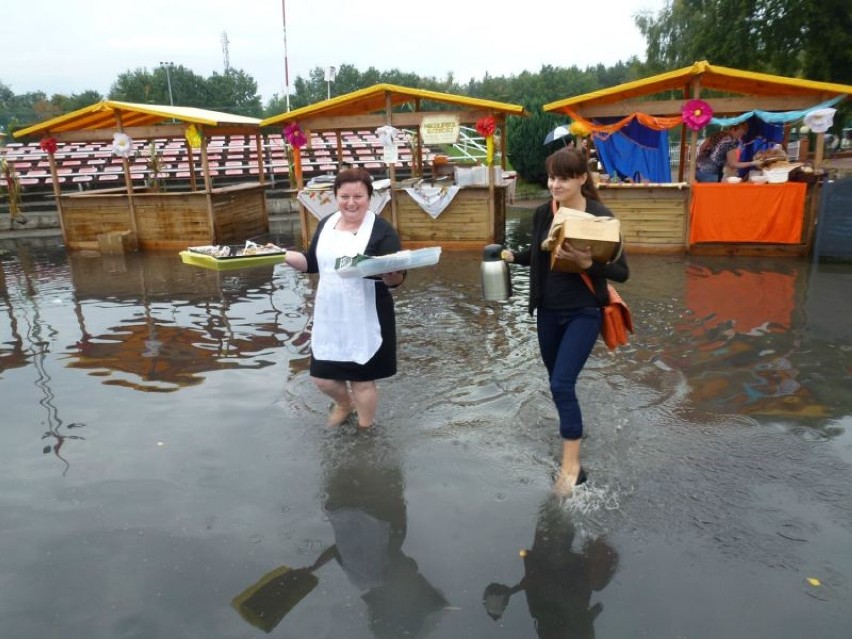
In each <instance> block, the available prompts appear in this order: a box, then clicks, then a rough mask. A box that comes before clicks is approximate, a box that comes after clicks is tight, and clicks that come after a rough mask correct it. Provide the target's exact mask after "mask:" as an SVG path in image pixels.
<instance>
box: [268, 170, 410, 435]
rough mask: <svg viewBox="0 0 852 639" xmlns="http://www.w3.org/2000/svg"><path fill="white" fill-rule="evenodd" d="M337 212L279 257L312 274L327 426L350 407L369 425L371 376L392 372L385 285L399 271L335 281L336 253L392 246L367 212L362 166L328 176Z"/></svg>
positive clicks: (386, 229) (315, 357) (368, 190)
mask: <svg viewBox="0 0 852 639" xmlns="http://www.w3.org/2000/svg"><path fill="white" fill-rule="evenodd" d="M334 195H335V197H336V198H337V205H338V211H337V212H336V213H333V214H331V215H329V216H328V217H326V218H325V219H323V220H321V221H320V223H319V226H318V227H317V231H316V233H315V234H314V237H313V239H312V240H311V245H310V247H309V248H308V251H307V253H304V254H303V253H299V252H297V251H287V255H286V256H285V258H284V261H285V262H286V263H287V264H288V265H289V266H291V267H293V268H295V269H296V270H298V271H302V272H303V273H319V286H318V287H317V295H316V300H315V302H314V317H313V329H312V333H311V379H312V380H313V381H314V383H315V384H316V385H317V388H319V389H320V390H321V391H322V392H323V393H325V394H326V395H328V396H329V397H331V398H332V399H333V400H334V407H333V408H332V410H331V413H330V415H329V417H328V424H329V426H339V425H340V424H342V423H343V422H345V421H346V420H347V419H348V417H349V415H350V414H351V413H352V412H353V410H354V411H356V412H357V413H358V427H359V428H369V427H370V426H372V425H373V422H374V420H375V417H376V407H377V405H378V391H377V389H376V382H375V380H377V379H382V378H385V377H390V376H392V375H395V374H396V318H395V314H394V307H393V297H392V296H391V294H390V291H389V289H390V288H396V287H397V286H399V285H400V284H402V282H403V280H404V279H405V273H403V272H394V273H385V274H383V275H381V276H380V277H379V278H377V279H371V278H342V277H340V276H339V275H338V274H337V272H336V271H335V269H334V263H335V260H336V259H337V258H339V257H343V256H349V257H354V256H355V255H358V254H359V253H360V254H363V255H373V256H376V255H387V254H388V253H394V252H396V251H399V250H400V248H401V246H400V242H399V236H398V235H397V233H396V231H395V230H394V228H393V227H392V226H391V224H390V223H389V222H388V221H387V220H384V219H382V218H380V217H379V216H378V215H376V214H375V213H373V212H372V211H371V210H370V197H371V196H372V195H373V181H372V179H371V178H370V174H369V173H368V172H367V171H365V170H364V169H347V170H345V171H341V172H340V174H339V175H338V176H337V178H336V179H335V181H334Z"/></svg>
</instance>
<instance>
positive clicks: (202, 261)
mask: <svg viewBox="0 0 852 639" xmlns="http://www.w3.org/2000/svg"><path fill="white" fill-rule="evenodd" d="M286 255H287V254H286V253H265V254H263V255H239V256H237V255H235V256H228V257H213V256H212V255H205V254H204V253H195V252H193V251H190V250H186V251H181V252H180V259H181V262H183V263H184V264H191V265H192V266H199V267H201V268H207V269H211V270H213V271H234V270H237V269H241V268H254V267H256V266H268V265H270V264H273V265H274V264H281V263H282V262H283V261H284V257H285V256H286Z"/></svg>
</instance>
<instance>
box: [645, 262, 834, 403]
mask: <svg viewBox="0 0 852 639" xmlns="http://www.w3.org/2000/svg"><path fill="white" fill-rule="evenodd" d="M806 270H807V266H806V265H803V264H801V263H798V262H795V261H793V262H791V263H789V264H785V265H784V267H783V268H781V269H777V270H773V271H766V270H762V269H761V270H758V269H750V268H739V267H737V266H734V265H730V264H728V265H726V268H719V267H718V266H715V265H714V266H708V265H703V264H698V263H692V264H687V266H686V269H685V276H686V279H685V290H684V305H685V307H686V311H685V314H684V317H683V321H681V322H678V323H677V324H676V325H675V326H674V328H675V339H674V340H672V341H671V342H670V343H669V344H668V345H667V347H666V348H664V350H663V352H662V355H661V361H662V362H664V363H665V364H667V365H669V366H671V367H674V368H676V369H678V370H680V371H682V372H683V373H685V374H686V377H687V380H688V382H689V385H690V389H691V392H690V400H691V401H692V402H693V404H694V405H695V406H696V407H700V408H703V409H705V410H713V411H719V410H725V411H727V412H736V413H740V414H746V415H772V416H786V417H809V418H813V417H817V418H821V417H828V416H829V415H830V414H831V409H830V407H829V406H828V405H827V404H826V403H825V402H824V401H822V400H821V399H820V397H819V396H818V395H817V393H816V392H814V389H813V388H812V386H811V385H809V384H807V383H803V380H804V372H803V370H802V368H801V367H802V365H805V366H807V365H808V361H807V360H808V359H809V357H808V355H809V353H808V351H809V348H807V347H806V346H804V344H803V339H802V331H801V327H802V326H803V325H804V324H805V323H806V321H807V317H806V316H805V315H804V313H803V305H802V303H801V299H797V296H799V295H801V291H804V290H805V288H806V282H805V275H806Z"/></svg>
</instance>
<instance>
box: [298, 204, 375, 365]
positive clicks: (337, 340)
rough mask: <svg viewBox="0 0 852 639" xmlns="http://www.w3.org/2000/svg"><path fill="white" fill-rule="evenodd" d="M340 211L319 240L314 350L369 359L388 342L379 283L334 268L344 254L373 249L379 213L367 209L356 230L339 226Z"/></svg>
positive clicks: (320, 355)
mask: <svg viewBox="0 0 852 639" xmlns="http://www.w3.org/2000/svg"><path fill="white" fill-rule="evenodd" d="M340 217H341V215H340V211H338V212H337V213H333V214H332V215H331V216H330V217H329V219H328V222H326V224H325V226H324V227H323V230H322V233H320V236H319V240H318V241H317V264H318V266H319V273H320V278H319V286H318V288H317V296H316V301H315V303H314V326H313V331H312V334H311V351H312V352H313V355H314V357H315V358H316V359H322V360H332V361H336V362H355V363H357V364H365V363H367V362H368V361H369V360H370V358H371V357H372V356H373V355H375V354H376V351H378V350H379V346H381V345H382V330H381V327H380V326H379V316H378V313H376V284H375V282H374V281H373V280H368V279H362V278H360V277H354V278H343V277H340V276H339V275H338V274H337V272H336V271H335V270H334V261H335V260H336V259H337V258H338V257H343V256H349V257H354V256H355V255H357V254H358V253H363V252H364V251H365V250H366V249H367V242H368V241H369V239H370V234H371V233H372V232H373V224H374V222H375V220H376V214H375V213H373V212H372V211H367V213H366V214H365V215H364V219H363V221H362V222H361V227H360V228H359V229H358V232H357V233H354V234H353V233H352V232H350V231H338V230H336V229H335V228H334V226H335V224H337V222H338V220H340Z"/></svg>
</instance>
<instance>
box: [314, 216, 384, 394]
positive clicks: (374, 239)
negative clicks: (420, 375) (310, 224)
mask: <svg viewBox="0 0 852 639" xmlns="http://www.w3.org/2000/svg"><path fill="white" fill-rule="evenodd" d="M329 217H331V216H329ZM329 217H326V218H325V219H323V220H322V221H320V223H319V226H318V227H317V230H316V233H314V237H313V239H312V240H311V245H310V247H309V248H308V252H307V253H306V254H305V257H306V258H307V260H308V270H307V272H308V273H317V272H318V271H319V266H318V263H317V254H316V249H317V242H318V239H319V236H320V233H322V230H323V228H324V227H325V223H326V222H327V221H328V219H329ZM400 248H401V244H400V241H399V235H397V232H396V231H395V230H394V228H393V226H391V224H390V222H388V221H387V220H385V219H384V218H381V217H379V216H378V215H377V216H376V220H375V222H374V223H373V230H372V233H370V239H369V240H368V241H367V248H366V249H365V250H364V255H374V256H377V255H387V254H389V253H395V252H396V251H399V250H400ZM320 277H322V276H320ZM373 281H374V282H375V286H376V315H377V316H378V320H379V326H380V328H381V335H382V344H381V346H380V347H379V350H378V351H376V353H375V354H374V355H373V356H372V357H371V358H370V360H369V361H367V362H366V363H364V364H358V363H356V362H338V361H332V360H321V359H317V358H315V357H314V356H313V355H311V368H310V371H311V375H312V376H313V377H319V378H321V379H335V380H341V381H355V382H367V381H372V380H375V379H383V378H385V377H391V376H393V375H396V314H395V312H394V305H393V296H392V295H391V292H390V290H389V289H388V287H387V286H386V285H385V283H384V282H382V280H381V278H380V277H379V278H377V279H375V280H373Z"/></svg>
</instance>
